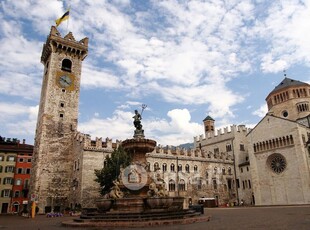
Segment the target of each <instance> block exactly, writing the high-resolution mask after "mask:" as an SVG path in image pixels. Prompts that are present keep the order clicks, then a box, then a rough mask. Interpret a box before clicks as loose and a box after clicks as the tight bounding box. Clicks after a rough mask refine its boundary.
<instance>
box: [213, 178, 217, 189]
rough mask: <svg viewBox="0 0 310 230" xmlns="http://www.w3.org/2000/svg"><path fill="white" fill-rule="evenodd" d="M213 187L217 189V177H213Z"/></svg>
mask: <svg viewBox="0 0 310 230" xmlns="http://www.w3.org/2000/svg"><path fill="white" fill-rule="evenodd" d="M213 189H217V183H216V179H213Z"/></svg>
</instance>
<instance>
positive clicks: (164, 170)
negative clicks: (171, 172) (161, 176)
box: [163, 163, 167, 172]
mask: <svg viewBox="0 0 310 230" xmlns="http://www.w3.org/2000/svg"><path fill="white" fill-rule="evenodd" d="M166 171H167V164H166V163H164V164H163V172H166Z"/></svg>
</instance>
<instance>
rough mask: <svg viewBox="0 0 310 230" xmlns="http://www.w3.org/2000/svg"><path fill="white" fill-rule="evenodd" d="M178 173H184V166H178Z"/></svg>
mask: <svg viewBox="0 0 310 230" xmlns="http://www.w3.org/2000/svg"><path fill="white" fill-rule="evenodd" d="M178 172H182V165H181V164H179V165H178Z"/></svg>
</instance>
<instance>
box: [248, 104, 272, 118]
mask: <svg viewBox="0 0 310 230" xmlns="http://www.w3.org/2000/svg"><path fill="white" fill-rule="evenodd" d="M267 112H268V107H267V105H266V104H264V105H262V106H261V107H260V108H259V109H257V110H255V111H254V112H253V113H252V114H253V115H256V116H259V117H261V118H262V117H264V116H265V115H266V114H267Z"/></svg>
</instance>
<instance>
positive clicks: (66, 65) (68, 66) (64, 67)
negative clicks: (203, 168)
mask: <svg viewBox="0 0 310 230" xmlns="http://www.w3.org/2000/svg"><path fill="white" fill-rule="evenodd" d="M71 67H72V62H71V61H70V60H69V59H64V60H63V61H62V64H61V70H64V71H67V72H71Z"/></svg>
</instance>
